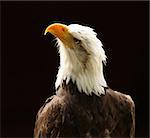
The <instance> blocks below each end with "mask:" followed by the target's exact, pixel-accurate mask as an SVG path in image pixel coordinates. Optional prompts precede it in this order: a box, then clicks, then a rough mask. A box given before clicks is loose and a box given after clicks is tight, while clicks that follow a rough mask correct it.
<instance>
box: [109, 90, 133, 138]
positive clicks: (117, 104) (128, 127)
mask: <svg viewBox="0 0 150 138" xmlns="http://www.w3.org/2000/svg"><path fill="white" fill-rule="evenodd" d="M107 94H108V95H109V96H108V97H109V98H110V99H109V100H110V103H111V106H110V107H111V108H113V109H114V110H113V115H114V117H115V118H118V119H117V120H118V123H117V125H116V127H115V128H114V129H113V130H112V136H117V135H118V136H121V135H124V134H126V135H127V136H128V137H131V138H132V137H134V132H135V104H134V101H133V100H132V98H131V96H129V95H126V94H123V93H120V92H117V91H113V90H111V89H109V91H107ZM112 104H113V105H112ZM117 130H121V131H117Z"/></svg>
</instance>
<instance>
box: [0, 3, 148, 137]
mask: <svg viewBox="0 0 150 138" xmlns="http://www.w3.org/2000/svg"><path fill="white" fill-rule="evenodd" d="M148 6H149V5H148V2H107V1H106V2H1V8H2V9H1V11H2V22H1V23H2V26H1V29H2V38H1V39H2V47H1V50H2V56H1V58H2V68H1V69H2V84H1V86H2V94H1V96H2V98H1V100H2V101H1V105H2V107H1V112H2V118H1V121H2V126H1V132H2V136H3V137H32V136H33V128H34V122H35V116H36V113H37V111H38V109H39V108H40V106H41V105H42V104H43V103H44V101H45V100H46V98H47V97H49V96H51V95H52V94H54V92H55V88H54V83H55V79H56V74H57V71H58V66H59V56H58V54H57V50H56V48H55V47H54V46H53V45H54V44H55V42H54V41H52V40H53V37H52V36H51V35H47V36H44V35H43V33H44V30H45V28H46V27H47V26H48V25H49V24H51V23H53V22H61V23H65V24H68V25H69V24H71V23H79V24H82V25H88V26H90V27H93V28H95V30H96V32H97V33H98V38H100V39H101V41H102V43H103V45H104V48H105V50H106V54H107V56H108V63H107V66H106V67H105V78H106V80H107V82H108V84H109V86H110V87H111V88H112V89H114V90H118V91H121V92H122V93H126V94H130V95H131V96H132V98H133V100H134V101H135V105H136V136H138V137H148V135H149V134H148V130H149V129H148V128H149V127H148V126H149V66H148V65H149V64H148V61H149V58H148V54H149V43H148V39H149V36H148V33H149V32H148V31H149V20H148V18H149V16H148V12H149V11H148V10H149V9H148V8H149V7H148Z"/></svg>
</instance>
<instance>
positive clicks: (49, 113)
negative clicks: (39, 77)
mask: <svg viewBox="0 0 150 138" xmlns="http://www.w3.org/2000/svg"><path fill="white" fill-rule="evenodd" d="M64 105H65V102H64V100H63V98H61V97H59V96H56V95H54V96H52V97H50V98H48V99H47V100H46V101H45V103H44V105H43V106H42V107H41V108H40V110H39V111H38V113H37V116H36V122H35V128H34V138H38V137H57V136H58V135H59V132H60V128H61V126H62V124H63V122H64V110H65V106H64Z"/></svg>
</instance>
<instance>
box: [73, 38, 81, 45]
mask: <svg viewBox="0 0 150 138" xmlns="http://www.w3.org/2000/svg"><path fill="white" fill-rule="evenodd" d="M73 40H74V42H75V43H76V44H80V43H81V40H79V39H77V38H75V37H74V38H73Z"/></svg>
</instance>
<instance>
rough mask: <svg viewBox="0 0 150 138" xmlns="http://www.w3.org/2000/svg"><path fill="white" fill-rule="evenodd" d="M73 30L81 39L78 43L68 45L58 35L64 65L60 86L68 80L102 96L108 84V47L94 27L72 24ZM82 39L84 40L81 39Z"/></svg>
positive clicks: (71, 29)
mask: <svg viewBox="0 0 150 138" xmlns="http://www.w3.org/2000/svg"><path fill="white" fill-rule="evenodd" d="M67 27H68V30H69V33H70V34H71V35H72V36H73V37H74V38H76V39H77V42H75V43H74V44H75V47H74V48H73V49H72V48H66V47H65V46H64V44H63V43H62V41H60V40H59V39H57V41H58V46H59V53H60V67H59V71H58V74H57V80H56V83H55V86H56V89H57V88H58V87H59V86H60V85H61V84H62V83H63V80H66V83H69V81H70V80H72V81H73V82H74V83H76V85H77V88H78V90H79V91H80V92H84V93H86V94H87V95H92V93H94V94H96V95H98V96H100V95H101V94H104V93H105V91H104V87H107V84H106V81H105V79H104V75H103V62H104V63H105V62H106V55H105V51H104V49H103V48H102V43H101V41H100V40H99V39H98V38H97V37H96V35H97V34H96V33H95V32H94V31H93V29H92V28H90V27H87V26H82V25H78V24H71V25H69V26H67ZM78 40H80V41H78Z"/></svg>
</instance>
